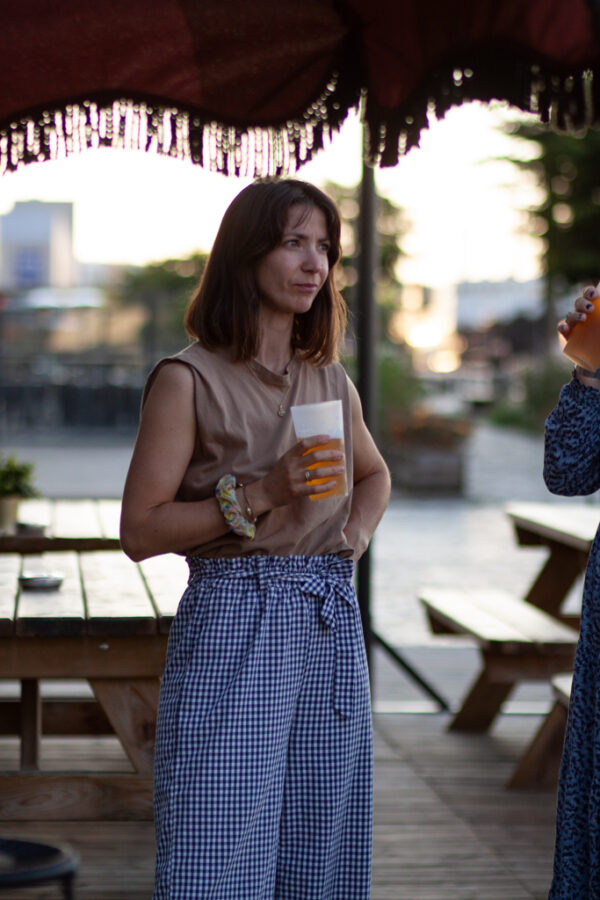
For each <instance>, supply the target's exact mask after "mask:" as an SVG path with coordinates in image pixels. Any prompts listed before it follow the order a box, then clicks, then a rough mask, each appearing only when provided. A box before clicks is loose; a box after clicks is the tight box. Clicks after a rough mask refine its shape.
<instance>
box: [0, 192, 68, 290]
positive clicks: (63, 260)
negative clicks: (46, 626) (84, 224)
mask: <svg viewBox="0 0 600 900" xmlns="http://www.w3.org/2000/svg"><path fill="white" fill-rule="evenodd" d="M76 277H77V264H76V262H75V258H74V256H73V204H72V203H45V202H41V201H39V200H30V201H27V202H23V203H16V204H15V206H14V207H13V209H12V210H11V211H10V212H8V213H6V214H5V215H3V216H0V290H2V291H9V292H14V291H26V290H28V289H30V288H35V287H56V288H70V287H73V286H74V284H75V283H76Z"/></svg>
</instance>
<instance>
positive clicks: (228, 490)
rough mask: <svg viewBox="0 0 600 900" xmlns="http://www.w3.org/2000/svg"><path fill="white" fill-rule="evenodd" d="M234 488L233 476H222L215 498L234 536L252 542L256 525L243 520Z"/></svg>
mask: <svg viewBox="0 0 600 900" xmlns="http://www.w3.org/2000/svg"><path fill="white" fill-rule="evenodd" d="M235 488H236V480H235V475H223V477H222V478H220V479H219V481H218V482H217V487H216V488H215V496H216V498H217V501H218V503H219V508H220V510H221V512H222V513H223V517H224V519H225V521H226V522H227V524H228V525H229V527H230V528H231V530H232V531H233V532H234V534H239V535H240V537H247V538H250V540H251V541H252V540H254V535H255V534H256V525H255V524H254V522H249V521H248V520H247V519H245V518H244V514H243V512H242V507H241V506H240V501H239V500H238V498H237V494H236V492H235Z"/></svg>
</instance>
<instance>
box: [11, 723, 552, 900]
mask: <svg viewBox="0 0 600 900" xmlns="http://www.w3.org/2000/svg"><path fill="white" fill-rule="evenodd" d="M446 721H447V717H446V716H445V715H404V714H400V715H399V714H376V716H375V728H376V742H375V759H376V776H375V831H374V854H373V892H372V900H442V898H444V900H469V898H477V900H496V898H497V900H500V898H502V900H521V898H540V900H541V898H545V897H546V894H547V890H548V886H549V880H550V872H551V865H552V846H553V838H554V833H553V832H554V825H553V820H554V796H553V795H552V793H530V792H525V793H523V792H514V791H507V790H506V789H505V788H504V782H505V780H506V778H507V777H508V774H509V772H510V771H511V769H512V766H513V764H514V761H515V760H516V758H517V757H518V755H519V753H520V751H521V750H522V748H523V747H524V746H525V744H526V742H527V740H528V738H529V737H530V736H531V734H533V732H534V730H535V728H536V726H537V723H538V721H539V719H538V718H537V717H536V716H516V715H510V716H502V717H501V719H500V720H499V722H498V724H497V725H496V727H495V728H494V730H493V731H492V733H491V734H489V735H484V736H481V735H459V734H455V733H448V732H446V731H445V723H446ZM17 753H18V748H17V742H16V740H13V739H3V740H1V741H0V767H1V768H3V769H6V768H12V767H14V766H15V765H16V761H17ZM91 753H93V755H94V759H95V761H96V763H98V762H101V764H102V767H104V768H119V769H120V768H125V769H127V766H128V764H127V762H126V760H124V758H123V757H122V754H121V752H120V750H119V748H118V746H116V742H115V741H113V740H112V739H110V738H107V739H101V740H98V741H95V742H93V745H91V744H90V742H84V741H82V740H64V739H60V740H59V739H54V740H47V741H46V742H45V751H44V759H43V766H44V768H45V769H60V768H63V767H65V766H67V767H68V768H78V767H81V768H87V767H90V754H91ZM0 833H3V834H10V835H12V836H22V837H28V836H29V837H32V838H44V837H46V838H52V839H60V840H64V841H68V842H70V843H71V844H73V845H74V846H75V847H76V848H77V849H78V850H79V852H80V854H81V858H82V865H81V873H80V876H79V878H78V882H77V898H78V900H150V898H151V895H152V865H153V852H154V848H153V832H152V825H151V824H150V823H138V822H132V823H129V822H128V823H114V822H100V823H85V822H66V823H56V822H31V823H30V822H19V823H11V822H0ZM13 893H14V898H15V900H17V898H21V897H22V898H27V897H29V898H34V897H35V898H36V900H54V898H58V897H59V896H60V893H59V891H58V890H57V888H56V887H47V888H36V889H22V890H20V891H16V890H15V891H14V892H12V893H11V900H12V896H13ZM232 900H233V898H232ZM299 900H300V898H299Z"/></svg>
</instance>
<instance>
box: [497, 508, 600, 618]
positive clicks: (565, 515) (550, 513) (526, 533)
mask: <svg viewBox="0 0 600 900" xmlns="http://www.w3.org/2000/svg"><path fill="white" fill-rule="evenodd" d="M506 514H507V515H508V517H509V519H510V520H511V521H512V524H513V526H514V529H515V535H516V538H517V541H518V543H519V545H520V546H522V547H531V546H536V547H541V546H544V547H547V548H548V549H549V551H550V552H549V554H548V556H547V558H546V560H545V561H544V564H543V566H542V568H541V569H540V571H539V573H538V575H537V576H536V577H535V579H534V581H533V583H532V584H531V586H530V587H529V589H528V591H527V593H526V594H525V596H524V598H523V599H524V600H526V601H527V602H528V603H532V604H533V605H534V606H538V607H539V608H540V609H543V610H545V611H546V612H548V613H550V614H551V615H553V616H555V617H556V618H557V619H560V620H561V621H562V622H564V623H565V624H568V625H571V626H573V627H576V628H578V627H579V616H574V615H568V614H567V615H565V614H563V613H562V612H561V607H562V604H563V602H564V600H565V598H566V596H567V594H568V593H569V591H570V590H571V588H572V587H573V584H574V583H575V581H576V580H577V578H578V577H579V576H580V575H581V574H582V572H584V571H585V567H586V565H587V561H588V556H589V552H590V549H591V547H592V543H593V540H594V537H595V534H596V529H597V528H598V522H599V521H600V505H595V504H592V503H578V502H573V503H509V504H508V505H507V506H506Z"/></svg>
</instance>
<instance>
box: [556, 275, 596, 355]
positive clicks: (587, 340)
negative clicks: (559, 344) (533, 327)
mask: <svg viewBox="0 0 600 900" xmlns="http://www.w3.org/2000/svg"><path fill="white" fill-rule="evenodd" d="M599 287H600V284H597V285H596V292H595V295H594V297H592V302H593V304H594V308H593V310H592V311H591V312H589V313H586V319H585V322H577V323H576V324H575V325H573V329H572V331H571V334H570V335H569V338H568V340H567V342H566V344H565V345H564V347H563V353H564V354H565V356H568V357H569V359H570V360H572V361H573V362H574V363H577V365H579V366H583V368H584V369H589V371H590V372H595V371H596V369H598V368H600V293H599V291H598V288H599Z"/></svg>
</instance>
